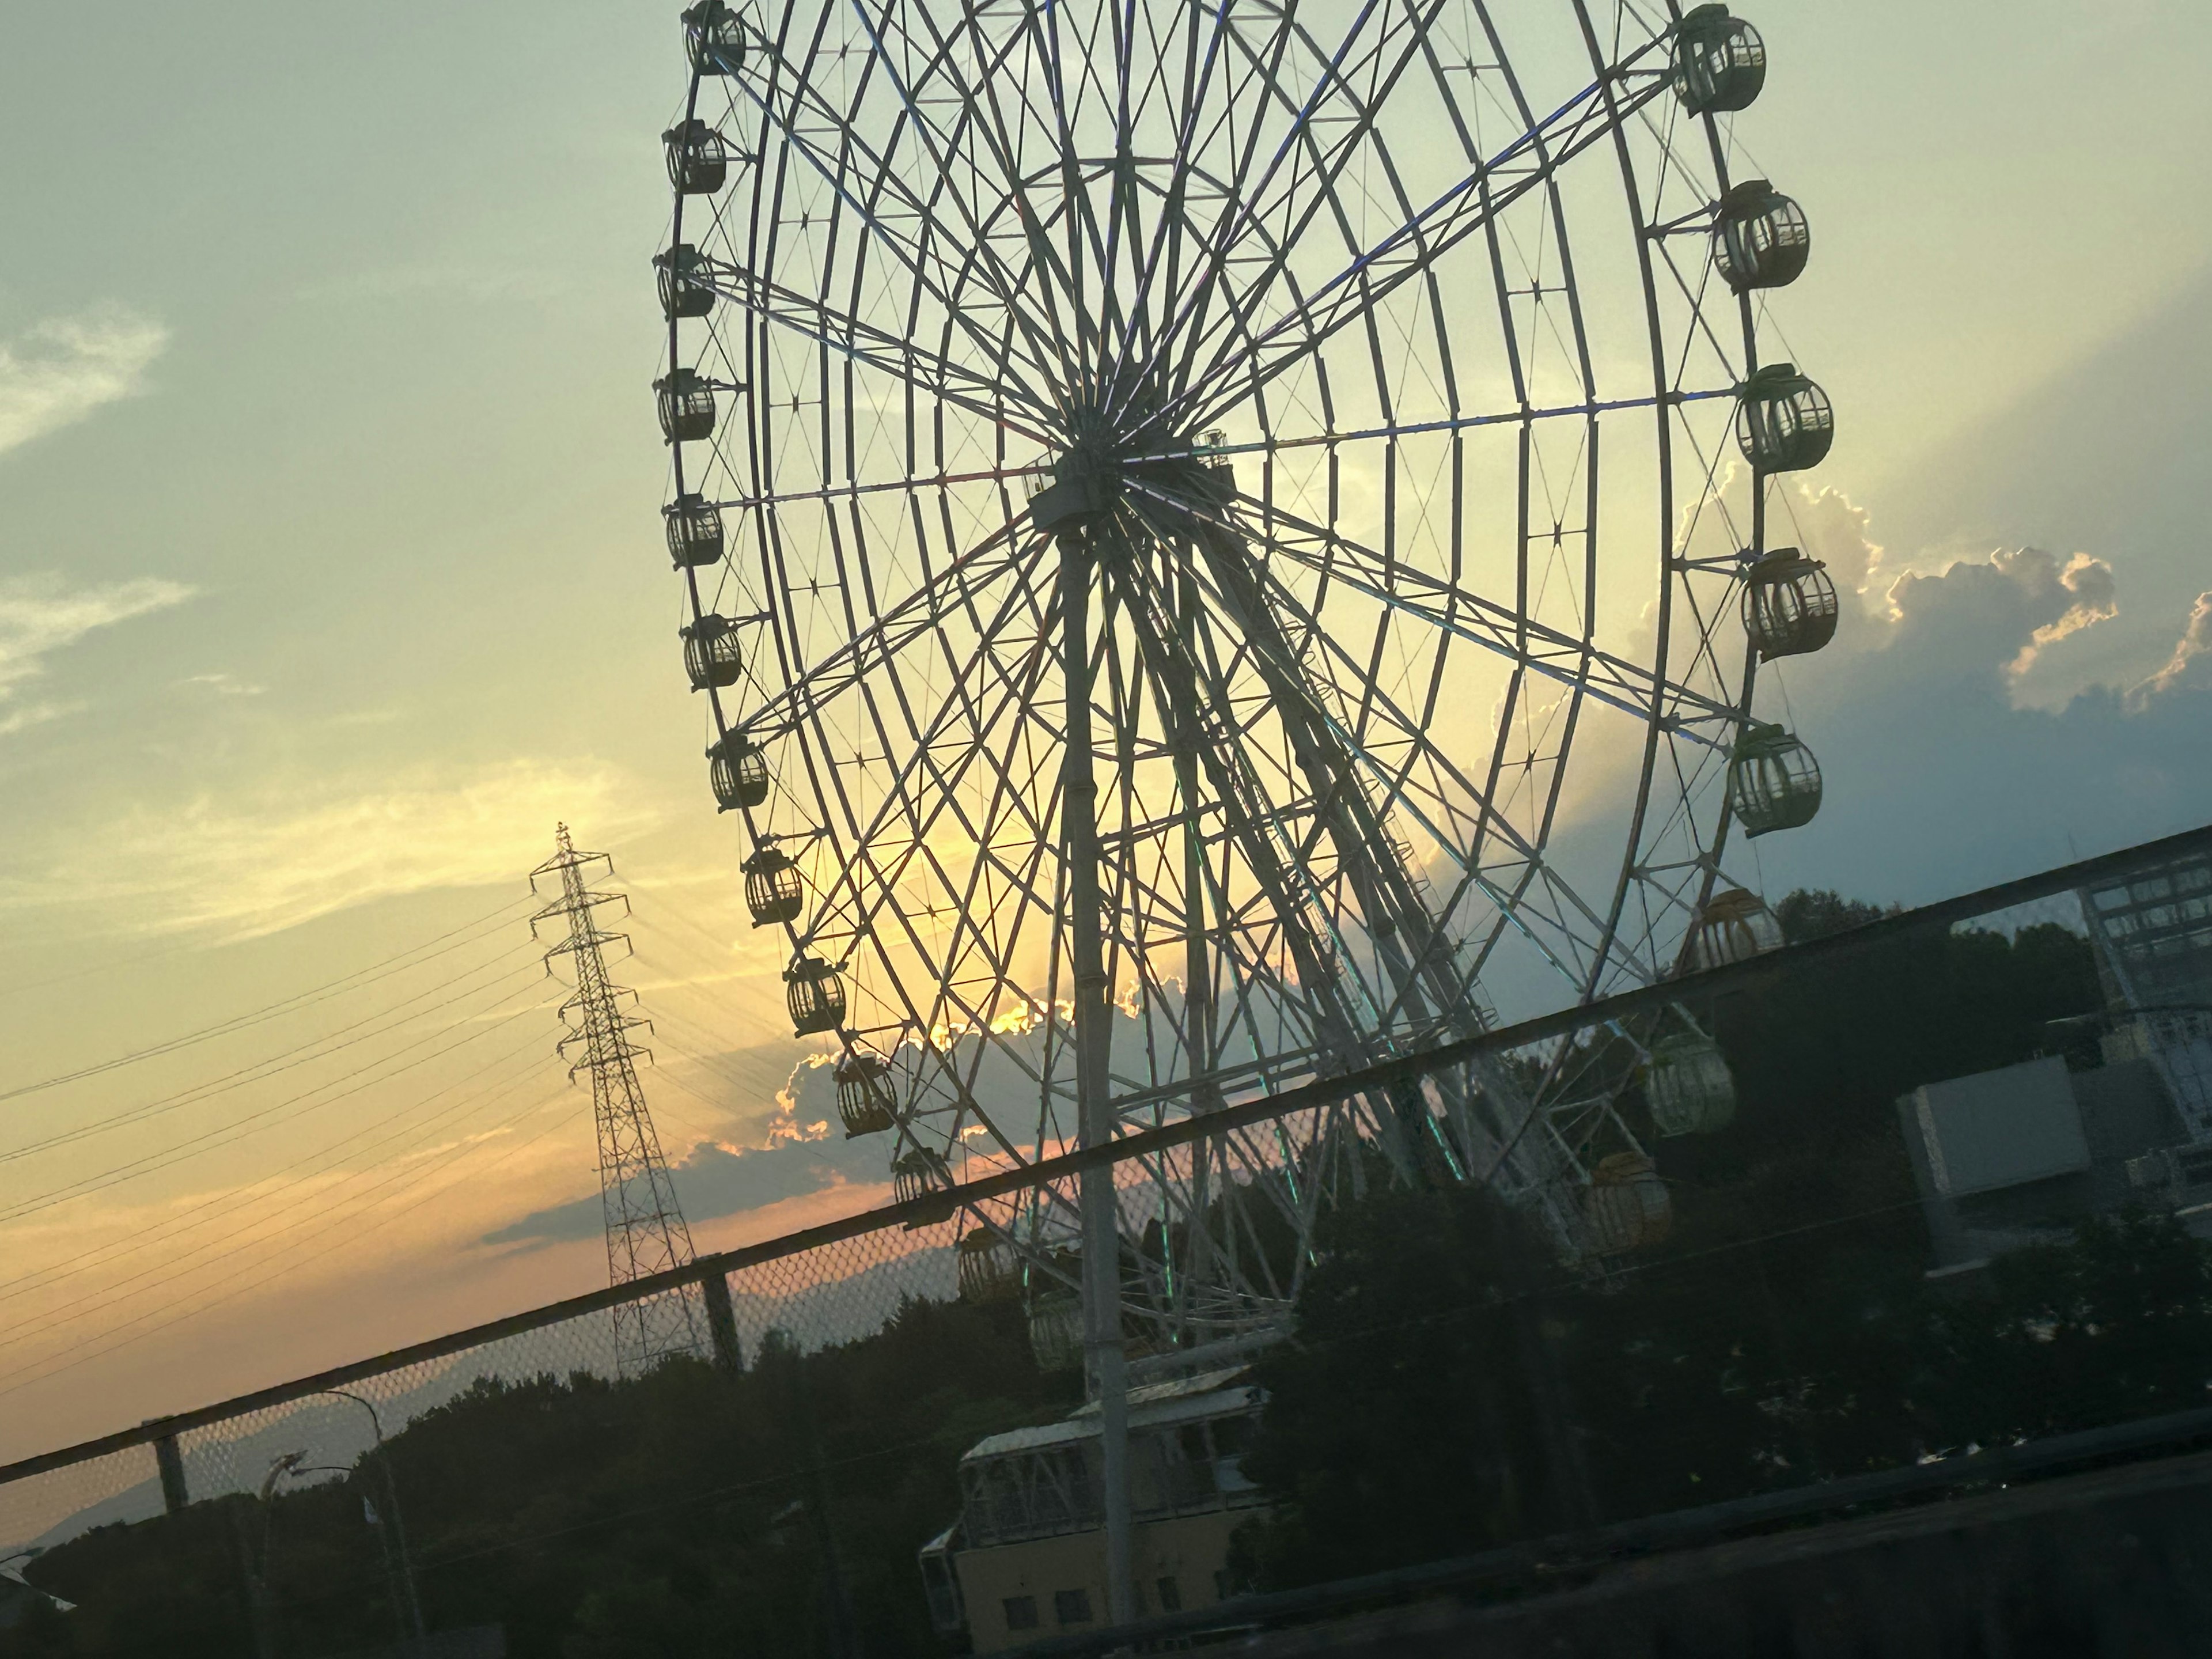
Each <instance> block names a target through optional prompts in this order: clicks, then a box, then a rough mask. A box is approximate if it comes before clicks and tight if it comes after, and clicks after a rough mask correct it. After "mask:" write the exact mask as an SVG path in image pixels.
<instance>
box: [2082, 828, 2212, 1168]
mask: <svg viewBox="0 0 2212 1659" xmlns="http://www.w3.org/2000/svg"><path fill="white" fill-rule="evenodd" d="M2079 897H2080V898H2081V915H2082V916H2083V918H2084V920H2085V921H2087V924H2088V928H2089V937H2090V939H2091V940H2092V941H2093V943H2094V944H2095V945H2096V947H2097V976H2098V978H2099V979H2100V981H2102V982H2103V985H2104V989H2105V1002H2106V1007H2107V1008H2109V1009H2110V1010H2111V1012H2112V1017H2113V1018H2114V1020H2115V1022H2116V1024H2115V1029H2114V1030H2113V1031H2112V1036H2109V1037H2108V1038H2106V1057H2107V1058H2108V1059H2112V1060H2127V1059H2139V1060H2148V1061H2149V1062H2150V1064H2151V1065H2152V1066H2154V1068H2155V1069H2156V1070H2157V1071H2158V1073H2159V1074H2160V1079H2161V1080H2162V1081H2163V1082H2164V1083H2165V1085H2166V1092H2167V1093H2168V1094H2169V1095H2170V1096H2171V1097H2172V1100H2173V1103H2174V1106H2175V1108H2176V1109H2178V1110H2179V1113H2180V1115H2181V1121H2182V1123H2183V1126H2184V1127H2185V1130H2186V1131H2187V1133H2188V1137H2189V1139H2191V1140H2194V1141H2197V1142H2199V1143H2201V1144H2205V1145H2212V857H2206V856H2204V855H2202V854H2200V855H2197V856H2196V857H2192V858H2186V859H2178V860H2174V861H2172V863H2168V864H2160V865H2152V866H2148V867H2147V868H2144V869H2141V870H2136V871H2132V872H2130V873H2129V874H2128V876H2127V877H2126V878H2124V879H2121V878H2115V879H2113V880H2111V881H2107V882H2105V883H2103V884H2100V885H2097V886H2093V887H2086V888H2083V889H2082V890H2081V893H2080V894H2079Z"/></svg>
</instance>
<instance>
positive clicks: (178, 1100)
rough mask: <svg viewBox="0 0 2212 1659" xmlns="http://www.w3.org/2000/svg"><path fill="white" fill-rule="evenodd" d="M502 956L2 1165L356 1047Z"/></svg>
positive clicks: (36, 1144) (40, 1144) (6, 1158)
mask: <svg viewBox="0 0 2212 1659" xmlns="http://www.w3.org/2000/svg"><path fill="white" fill-rule="evenodd" d="M509 954H510V955H512V954H513V953H512V951H510V952H509ZM500 961H501V958H499V957H494V958H492V959H491V960H490V961H489V962H480V963H477V965H476V966H475V967H473V968H471V969H466V970H465V971H464V972H462V973H459V974H456V975H453V977H452V978H451V979H448V980H442V981H440V982H439V983H437V984H435V985H434V986H432V987H429V989H428V990H426V991H418V992H417V993H416V994H414V995H413V996H411V997H407V998H404V999H403V1000H400V1001H398V1002H395V1003H392V1005H390V1006H387V1007H385V1008H380V1009H379V1010H378V1011H377V1012H375V1013H373V1014H368V1015H366V1016H364V1017H363V1018H360V1019H357V1020H356V1021H355V1022H354V1023H353V1024H350V1025H341V1026H339V1027H338V1028H337V1030H335V1031H326V1032H325V1033H324V1034H323V1035H322V1036H319V1037H316V1038H315V1039H313V1041H312V1042H304V1043H301V1044H300V1045H299V1046H298V1047H297V1048H287V1049H283V1050H281V1051H279V1052H278V1053H276V1054H271V1055H270V1056H269V1057H268V1058H267V1059H265V1060H255V1061H254V1062H253V1063H252V1064H251V1065H249V1066H240V1068H239V1069H238V1070H237V1071H234V1072H227V1073H223V1074H222V1076H221V1077H217V1078H212V1079H209V1080H208V1081H207V1082H204V1083H195V1084H193V1085H191V1087H190V1088H188V1089H184V1090H181V1091H179V1092H177V1093H176V1094H173V1095H166V1096H163V1097H161V1098H160V1099H158V1100H155V1101H151V1102H149V1103H147V1104H145V1105H143V1106H134V1107H131V1108H130V1109H127V1110H125V1111H122V1112H118V1113H115V1114H113V1115H111V1116H108V1117H104V1118H100V1119H97V1120H95V1121H93V1122H91V1123H84V1124H79V1125H78V1126H77V1127H75V1128H73V1129H67V1130H64V1131H62V1132H61V1133H58V1134H52V1135H49V1136H47V1137H46V1139H44V1140H34V1141H32V1142H29V1143H28V1144H27V1145H25V1146H17V1147H14V1148H12V1149H10V1150H9V1151H8V1152H0V1164H13V1163H15V1161H16V1160H17V1159H19V1158H29V1157H31V1156H32V1155H33V1153H37V1152H48V1151H51V1150H52V1148H54V1147H56V1146H68V1145H70V1144H71V1143H72V1142H75V1141H79V1140H85V1139H90V1138H91V1137H92V1136H94V1135H96V1134H102V1133H106V1132H107V1131H108V1130H110V1129H116V1128H120V1127H123V1126H125V1124H131V1123H143V1122H144V1121H146V1120H147V1119H149V1118H153V1117H159V1116H162V1115H165V1114H167V1113H169V1112H172V1111H174V1110H176V1109H178V1108H179V1107H181V1106H196V1105H198V1104H200V1103H203V1102H204V1101H208V1100H211V1099H213V1098H214V1097H216V1096H217V1095H219V1094H226V1093H228V1092H229V1091H231V1090H232V1089H234V1088H240V1087H243V1086H244V1085H246V1084H248V1083H261V1082H264V1081H266V1080H267V1079H270V1078H272V1077H275V1076H276V1075H278V1074H279V1073H284V1072H289V1071H293V1070H295V1069H296V1068H298V1067H299V1066H305V1065H307V1064H309V1063H311V1062H313V1061H314V1060H323V1059H327V1058H328V1057H329V1056H330V1055H331V1054H337V1053H339V1052H341V1051H342V1050H343V1049H347V1048H352V1047H354V1046H355V1044H356V1043H360V1042H368V1040H369V1039H370V1038H371V1037H374V1036H383V1035H384V1034H385V1033H386V1031H390V1030H393V1029H395V1028H396V1027H398V1026H400V1025H404V1024H406V1023H407V1020H408V1019H410V1018H414V1016H412V1015H409V1016H407V1017H405V1018H400V1019H395V1020H392V1022H391V1024H386V1025H383V1026H380V1027H379V1028H378V1029H376V1030H370V1031H361V1028H362V1026H364V1025H368V1024H373V1023H374V1022H375V1021H377V1020H380V1019H384V1018H386V1017H387V1016H389V1015H392V1014H396V1013H398V1012H399V1010H401V1009H402V1008H404V1007H407V1006H409V1005H410V1004H411V1003H416V1002H421V1001H422V1000H424V999H425V998H427V997H431V996H435V995H436V994H438V993H439V992H441V991H443V990H446V989H447V988H449V987H453V986H455V985H458V984H459V983H460V982H461V981H463V980H465V979H471V978H473V977H474V976H475V975H477V974H480V973H482V972H483V970H484V969H487V968H495V967H497V966H498V965H499V963H500ZM524 972H526V969H525V968H521V967H517V968H514V969H510V970H509V971H508V973H507V975H506V977H507V978H508V979H512V978H514V977H517V976H518V975H521V974H522V973H524ZM501 982H502V981H500V980H494V981H490V983H491V984H493V985H496V984H500V983H501ZM487 988H489V987H487V986H481V985H480V986H477V987H475V989H474V990H471V991H465V992H463V993H461V994H462V995H463V996H473V995H475V994H476V993H477V991H482V990H484V989H487ZM349 1031H361V1035H360V1036H353V1037H349V1038H347V1040H346V1041H345V1042H331V1039H332V1038H333V1037H340V1036H346V1034H347V1033H348V1032H349ZM280 1060H281V1061H284V1062H286V1063H284V1064H282V1065H280V1064H278V1063H277V1062H278V1061H280Z"/></svg>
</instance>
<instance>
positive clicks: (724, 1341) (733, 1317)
mask: <svg viewBox="0 0 2212 1659" xmlns="http://www.w3.org/2000/svg"><path fill="white" fill-rule="evenodd" d="M699 1288H700V1290H701V1291H702V1292H704V1294H705V1296H706V1298H707V1334H708V1336H709V1337H711V1338H712V1339H713V1340H714V1369H715V1370H719V1371H723V1372H726V1373H727V1374H728V1375H730V1376H737V1375H738V1372H740V1371H742V1370H744V1368H745V1351H744V1348H743V1347H741V1346H739V1345H738V1310H736V1309H735V1308H733V1307H732V1306H731V1305H730V1276H729V1275H728V1274H727V1273H708V1275H707V1276H706V1277H705V1278H703V1279H701V1280H700V1281H699Z"/></svg>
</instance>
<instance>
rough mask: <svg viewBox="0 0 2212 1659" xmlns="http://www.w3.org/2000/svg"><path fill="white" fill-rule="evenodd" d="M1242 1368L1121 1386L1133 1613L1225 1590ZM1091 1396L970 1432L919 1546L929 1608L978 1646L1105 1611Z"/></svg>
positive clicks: (1246, 1433)
mask: <svg viewBox="0 0 2212 1659" xmlns="http://www.w3.org/2000/svg"><path fill="white" fill-rule="evenodd" d="M1244 1375H1245V1371H1244V1368H1243V1367H1241V1366H1240V1367H1236V1368H1233V1369H1231V1370H1216V1371H1208V1372H1203V1373H1201V1374H1200V1375H1199V1376H1191V1377H1186V1378H1181V1379H1178V1380H1176V1381H1175V1382H1171V1383H1153V1384H1151V1385H1148V1386H1146V1387H1142V1388H1136V1389H1131V1390H1130V1391H1129V1484H1130V1508H1131V1511H1132V1515H1133V1520H1134V1522H1135V1526H1134V1528H1133V1534H1134V1535H1133V1540H1132V1556H1133V1564H1134V1567H1135V1576H1136V1580H1137V1583H1136V1589H1137V1601H1138V1611H1139V1615H1140V1616H1142V1615H1143V1614H1146V1613H1176V1612H1180V1611H1182V1610H1183V1609H1185V1608H1196V1607H1206V1606H1207V1605H1209V1604H1210V1603H1212V1602H1214V1601H1220V1600H1221V1599H1223V1598H1224V1597H1225V1595H1227V1594H1228V1576H1227V1569H1228V1564H1229V1541H1230V1537H1231V1534H1233V1533H1234V1532H1235V1531H1236V1529H1237V1527H1238V1526H1239V1525H1240V1524H1241V1523H1242V1522H1244V1521H1246V1520H1248V1519H1249V1518H1250V1516H1251V1515H1252V1513H1253V1512H1254V1511H1255V1510H1257V1509H1258V1508H1259V1507H1260V1504H1261V1496H1260V1493H1259V1491H1258V1489H1257V1488H1256V1487H1255V1486H1253V1485H1252V1483H1251V1482H1250V1481H1249V1480H1246V1479H1245V1478H1244V1474H1243V1468H1242V1467H1241V1460H1242V1458H1243V1452H1244V1449H1245V1448H1246V1446H1247V1445H1249V1443H1250V1440H1251V1436H1252V1432H1253V1430H1254V1428H1255V1425H1256V1424H1257V1421H1258V1418H1259V1412H1260V1404H1261V1395H1260V1392H1259V1390H1258V1389H1255V1388H1253V1387H1251V1386H1250V1385H1249V1383H1244V1382H1243V1381H1241V1380H1240V1379H1242V1378H1243V1376H1244ZM1102 1463H1103V1451H1102V1448H1101V1443H1100V1431H1099V1416H1098V1407H1097V1403H1096V1402H1095V1401H1094V1402H1093V1403H1091V1404H1090V1405H1087V1406H1085V1407H1083V1408H1082V1409H1081V1410H1079V1411H1078V1412H1076V1413H1074V1414H1073V1415H1072V1416H1070V1417H1068V1418H1066V1419H1063V1420H1062V1421H1060V1422H1058V1423H1047V1424H1043V1425H1039V1426H1038V1427H1036V1428H1029V1429H1014V1430H1011V1431H1008V1432H1006V1433H1005V1434H995V1435H993V1436H991V1437H989V1438H988V1439H987V1440H982V1441H979V1442H978V1443H976V1444H975V1446H974V1447H972V1448H971V1449H969V1452H968V1454H967V1455H965V1456H964V1457H963V1458H962V1459H961V1460H960V1496H961V1508H960V1518H959V1519H958V1520H957V1522H954V1523H953V1524H952V1525H951V1527H949V1528H946V1529H945V1532H944V1533H943V1534H941V1535H939V1537H937V1538H935V1539H933V1540H932V1541H930V1542H929V1543H928V1544H927V1545H925V1546H924V1547H923V1548H922V1551H921V1572H922V1580H923V1583H924V1584H925V1586H926V1587H927V1589H928V1592H929V1601H930V1612H931V1616H932V1618H933V1620H934V1622H935V1623H936V1625H937V1627H938V1628H939V1630H940V1631H942V1632H945V1633H946V1634H948V1635H951V1634H955V1633H957V1632H961V1631H963V1630H964V1631H965V1632H967V1634H968V1637H969V1641H970V1643H971V1644H973V1646H974V1649H975V1651H976V1652H977V1653H992V1652H995V1651H997V1650H1000V1649H1002V1648H1010V1647H1016V1646H1019V1645H1020V1644H1023V1643H1024V1642H1030V1641H1035V1640H1037V1639H1039V1638H1042V1637H1048V1636H1054V1635H1059V1634H1061V1633H1063V1632H1070V1631H1079V1630H1084V1629H1088V1628H1091V1627H1094V1626H1097V1625H1101V1624H1103V1623H1104V1622H1105V1621H1106V1619H1107V1596H1106V1532H1105V1509H1104V1504H1103V1481H1102V1474H1103V1468H1102Z"/></svg>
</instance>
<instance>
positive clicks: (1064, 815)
mask: <svg viewBox="0 0 2212 1659" xmlns="http://www.w3.org/2000/svg"><path fill="white" fill-rule="evenodd" d="M1091 564H1092V559H1091V549H1090V546H1089V544H1088V538H1087V537H1086V536H1085V534H1084V533H1083V532H1071V533H1067V534H1064V535H1062V536H1061V537H1060V622H1061V627H1062V629H1063V634H1062V645H1061V659H1062V660H1061V669H1060V671H1061V675H1062V678H1064V679H1065V680H1066V687H1067V739H1066V757H1065V761H1064V770H1063V771H1062V773H1061V781H1060V824H1061V829H1062V835H1063V839H1064V841H1065V843H1066V858H1067V916H1066V927H1067V939H1068V950H1069V954H1070V955H1071V957H1073V967H1074V977H1075V986H1074V989H1075V1093H1076V1107H1077V1113H1078V1119H1079V1124H1080V1137H1081V1138H1080V1144H1081V1145H1082V1146H1084V1147H1085V1148H1088V1147H1092V1146H1105V1145H1107V1144H1108V1143H1109V1141H1111V1140H1112V1139H1113V1138H1114V1101H1113V1084H1112V1079H1111V1078H1110V1077H1109V1073H1108V1056H1109V1048H1110V1046H1111V1044H1112V1042H1113V1027H1112V1024H1111V1023H1110V1022H1111V1020H1112V1018H1113V1010H1112V1009H1111V1007H1110V1006H1109V1004H1108V1000H1107V993H1108V986H1107V981H1106V951H1105V933H1106V927H1105V904H1104V900H1103V896H1102V894H1101V892H1100V890H1099V884H1098V864H1099V849H1098V781H1097V775H1096V772H1095V769H1094V768H1093V765H1092V755H1091ZM1078 1200H1079V1206H1080V1208H1081V1212H1082V1216H1083V1354H1084V1361H1085V1370H1086V1371H1087V1373H1088V1375H1089V1380H1090V1384H1091V1389H1092V1390H1093V1391H1094V1392H1095V1393H1096V1395H1097V1400H1098V1407H1099V1425H1100V1429H1101V1431H1102V1434H1101V1437H1102V1439H1103V1453H1104V1456H1103V1462H1104V1469H1103V1475H1104V1479H1105V1486H1106V1492H1105V1499H1106V1602H1107V1616H1108V1617H1109V1619H1111V1620H1113V1622H1114V1623H1115V1624H1117V1625H1121V1624H1127V1623H1128V1622H1129V1621H1130V1620H1133V1619H1134V1618H1135V1617H1136V1616H1137V1607H1136V1581H1135V1579H1134V1577H1133V1563H1132V1561H1131V1559H1130V1522H1129V1399H1128V1360H1127V1354H1126V1353H1125V1352H1123V1349H1122V1343H1121V1216H1120V1212H1119V1208H1118V1206H1117V1204H1116V1202H1115V1187H1114V1171H1113V1170H1112V1168H1111V1167H1110V1166H1107V1167H1099V1168H1094V1169H1089V1170H1085V1171H1084V1172H1083V1175H1082V1178H1081V1183H1080V1186H1079V1189H1078Z"/></svg>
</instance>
